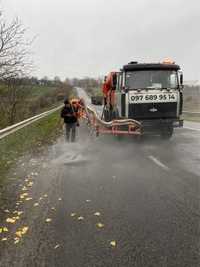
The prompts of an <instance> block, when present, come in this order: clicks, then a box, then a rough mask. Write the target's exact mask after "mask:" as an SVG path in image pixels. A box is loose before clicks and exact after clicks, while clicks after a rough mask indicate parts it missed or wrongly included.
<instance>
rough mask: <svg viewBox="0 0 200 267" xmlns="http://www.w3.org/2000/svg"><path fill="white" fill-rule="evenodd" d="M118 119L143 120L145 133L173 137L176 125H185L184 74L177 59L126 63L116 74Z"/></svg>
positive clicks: (116, 112)
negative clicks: (182, 116)
mask: <svg viewBox="0 0 200 267" xmlns="http://www.w3.org/2000/svg"><path fill="white" fill-rule="evenodd" d="M113 90H114V91H115V100H114V102H115V105H114V109H113V111H112V112H114V114H117V117H118V118H130V119H134V120H138V121H140V122H141V123H142V128H143V132H144V134H145V133H158V134H160V135H161V136H162V137H163V138H170V137H171V136H172V134H173V129H174V127H182V126H183V120H181V114H182V106H183V93H182V90H183V75H182V72H181V71H180V67H179V66H178V65H176V64H175V63H174V62H171V61H165V62H163V63H148V64H147V63H145V64H144V63H137V62H130V63H129V64H127V65H124V66H123V68H122V69H121V71H120V72H116V73H115V77H114V76H113V87H112V91H113Z"/></svg>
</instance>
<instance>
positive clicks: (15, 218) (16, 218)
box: [12, 216, 20, 221]
mask: <svg viewBox="0 0 200 267" xmlns="http://www.w3.org/2000/svg"><path fill="white" fill-rule="evenodd" d="M12 219H13V220H15V221H17V220H19V219H20V217H19V216H16V217H13V218H12Z"/></svg>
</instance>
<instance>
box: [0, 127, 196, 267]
mask: <svg viewBox="0 0 200 267" xmlns="http://www.w3.org/2000/svg"><path fill="white" fill-rule="evenodd" d="M199 129H200V127H199V125H198V124H197V125H196V124H192V123H187V124H186V126H185V128H184V129H178V130H176V132H175V135H174V137H173V138H172V139H171V140H170V141H165V142H164V141H161V140H159V139H158V138H148V139H146V140H144V141H143V142H142V143H138V142H136V141H133V140H131V139H123V140H120V141H119V140H117V139H114V138H112V137H102V136H101V137H99V138H98V139H97V138H96V137H94V136H89V133H90V132H89V130H88V128H87V127H86V126H84V125H82V126H81V127H80V129H79V136H78V142H77V143H75V144H66V143H64V138H61V139H59V140H58V142H57V143H56V144H55V145H53V146H51V147H49V148H48V150H47V151H45V153H44V154H42V155H38V156H37V157H36V156H29V157H27V158H23V159H21V162H20V164H19V167H18V169H17V170H16V172H17V174H18V175H19V174H20V177H21V180H20V184H19V186H18V188H17V189H16V192H17V195H18V200H16V202H17V206H16V207H15V206H13V207H12V206H11V207H3V209H4V210H5V216H4V217H5V219H4V221H5V220H6V219H8V218H10V217H12V216H13V215H11V212H14V214H15V216H16V214H17V213H16V212H20V211H22V212H23V214H21V213H18V214H17V215H19V216H18V217H19V218H17V219H16V218H15V219H16V221H15V222H14V223H8V222H5V223H4V225H2V226H6V227H7V228H8V232H5V233H4V234H3V235H4V236H5V237H4V238H7V240H4V241H2V242H1V245H0V246H1V247H0V266H1V267H7V266H14V267H24V266H29V267H32V266H34V267H35V266H48V267H49V266H50V267H51V266H52V267H54V266H55V267H118V266H119V267H129V266H130V267H154V266H155V267H157V266H159V267H197V266H200V250H199V248H200V227H199V226H200V224H199V222H200V205H199V203H200V175H199V173H200V164H199V161H200V153H199V151H200V130H199ZM24 192H25V195H23V194H24ZM26 193H27V194H26ZM19 199H20V201H21V203H20V202H19ZM6 209H8V210H9V213H8V211H7V210H6ZM16 217H17V216H16ZM15 219H14V220H15ZM26 227H27V228H26ZM23 229H25V230H24V231H23ZM20 231H21V232H20ZM16 232H18V236H20V238H19V239H17V238H16ZM19 232H20V233H21V234H19ZM1 237H2V234H1ZM13 238H15V240H14V239H13Z"/></svg>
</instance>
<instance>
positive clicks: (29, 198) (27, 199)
mask: <svg viewBox="0 0 200 267" xmlns="http://www.w3.org/2000/svg"><path fill="white" fill-rule="evenodd" d="M32 199H33V198H32V197H27V198H26V199H25V200H26V201H29V200H32Z"/></svg>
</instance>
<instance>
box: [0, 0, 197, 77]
mask: <svg viewBox="0 0 200 267" xmlns="http://www.w3.org/2000/svg"><path fill="white" fill-rule="evenodd" d="M1 5H2V7H3V10H4V15H5V17H7V19H11V18H13V17H15V16H18V17H19V18H20V19H21V20H22V22H23V23H24V25H25V26H26V27H28V28H29V33H31V34H32V36H35V35H37V39H36V40H35V43H34V45H33V47H32V50H33V51H34V53H35V56H34V60H35V64H36V67H37V68H36V71H35V73H34V75H37V76H39V77H42V76H44V75H47V76H49V77H54V76H55V75H58V76H60V77H62V78H65V77H75V76H76V77H84V76H93V77H97V76H100V75H104V74H105V73H107V72H109V71H111V70H118V69H119V68H120V67H121V66H122V65H123V64H125V63H128V62H129V61H132V60H138V61H142V62H149V61H151V62H159V61H162V59H163V58H172V59H174V60H175V61H176V62H177V63H178V64H180V65H181V66H182V69H183V70H184V73H185V79H187V80H196V79H199V80H200V62H199V60H200V56H199V55H200V34H199V29H200V1H198V0H191V1H188V0H1Z"/></svg>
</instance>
